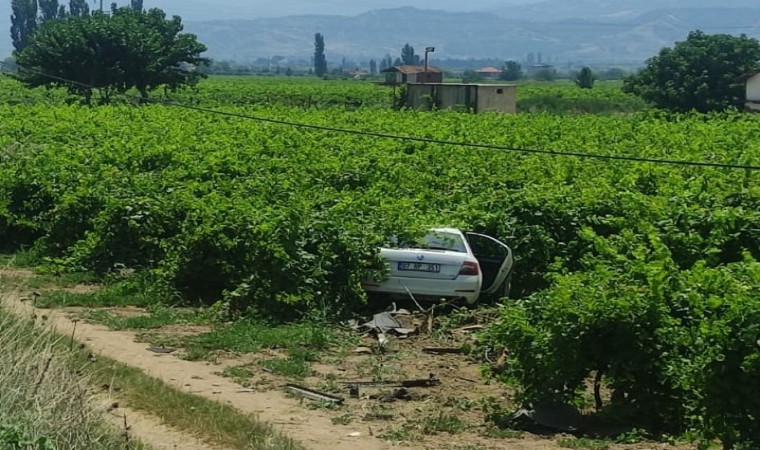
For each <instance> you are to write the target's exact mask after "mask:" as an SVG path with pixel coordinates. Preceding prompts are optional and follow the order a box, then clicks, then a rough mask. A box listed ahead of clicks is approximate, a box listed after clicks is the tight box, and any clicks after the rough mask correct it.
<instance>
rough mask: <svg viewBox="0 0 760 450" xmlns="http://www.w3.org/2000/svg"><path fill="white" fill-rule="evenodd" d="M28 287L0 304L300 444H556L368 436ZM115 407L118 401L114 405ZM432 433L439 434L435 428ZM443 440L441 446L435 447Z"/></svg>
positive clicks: (174, 438)
mask: <svg viewBox="0 0 760 450" xmlns="http://www.w3.org/2000/svg"><path fill="white" fill-rule="evenodd" d="M4 275H5V277H6V279H7V278H8V277H15V278H19V277H30V276H33V274H32V273H31V272H27V271H24V270H18V269H14V270H12V271H9V270H8V269H5V270H3V269H0V286H2V284H3V276H4ZM30 294H31V292H26V290H24V289H10V290H9V289H7V287H6V289H4V293H3V299H4V302H3V303H4V307H6V308H7V309H10V310H13V311H15V312H17V313H23V314H28V315H31V314H32V313H33V312H36V314H38V315H43V314H45V315H47V316H48V321H49V322H50V323H52V324H53V326H55V328H56V329H57V331H58V332H60V333H62V334H64V335H71V334H72V332H74V337H75V339H76V340H77V341H79V342H81V343H83V344H85V345H87V346H88V347H89V348H90V349H91V350H92V351H93V352H94V353H96V354H100V355H103V356H106V357H109V358H112V359H114V360H116V361H119V362H121V363H124V364H127V365H130V366H132V367H135V368H138V369H140V370H142V371H143V372H145V373H146V374H148V375H150V376H152V377H155V378H157V379H160V380H162V381H164V382H166V383H167V384H169V385H170V386H172V387H174V388H176V389H178V390H181V391H184V392H188V393H192V394H195V395H199V396H202V397H205V398H208V399H211V400H214V401H218V402H223V403H227V404H230V405H232V406H234V407H235V408H237V409H239V410H241V411H243V412H247V413H254V414H256V415H257V416H258V417H259V419H261V420H262V421H264V422H267V423H269V424H272V425H274V426H275V427H276V428H278V429H280V430H281V431H283V432H284V433H285V434H287V435H288V436H290V437H291V438H293V439H294V440H296V441H298V442H300V443H301V444H303V445H304V446H305V447H307V448H310V449H314V450H328V449H329V450H333V449H336V450H349V449H350V450H353V449H366V450H385V449H391V448H399V447H403V448H407V449H428V448H429V449H433V448H447V449H452V450H454V449H462V448H482V449H497V448H509V449H514V450H558V449H561V448H562V447H561V446H559V444H558V443H557V442H556V441H555V439H554V438H552V437H541V436H533V435H527V436H522V437H519V438H514V439H512V438H506V439H487V438H482V439H477V442H468V443H466V444H467V445H464V446H463V444H465V442H461V441H459V442H458V440H457V439H451V440H447V439H446V438H445V436H444V437H442V438H441V439H438V440H437V441H435V442H427V443H426V442H410V441H405V442H403V443H393V442H389V441H385V440H382V439H379V438H378V437H376V436H375V435H374V433H373V430H372V428H371V426H372V425H371V424H368V423H366V422H353V423H350V424H348V425H341V424H336V423H334V422H333V421H332V420H331V418H332V417H334V414H331V412H330V411H325V410H320V409H308V408H306V407H304V405H303V403H302V402H300V401H299V400H298V399H296V398H292V397H288V396H287V395H285V393H284V392H283V391H282V390H279V389H273V390H268V391H254V390H252V389H244V388H242V387H241V386H240V385H238V384H237V383H235V382H234V381H232V380H231V379H230V378H225V377H222V376H220V375H217V374H216V372H218V371H219V370H220V369H219V367H218V366H215V365H213V364H210V363H206V362H197V361H186V360H182V359H179V358H178V357H177V356H175V355H173V354H162V353H154V352H151V351H149V350H148V349H147V347H148V346H147V344H144V343H138V342H136V335H135V333H133V332H129V331H113V330H109V329H108V328H106V327H104V326H101V325H94V324H89V323H84V322H81V321H78V322H76V327H75V322H74V321H72V320H71V319H70V318H69V317H68V316H67V315H66V312H65V311H61V310H36V311H33V310H32V306H31V304H30V303H29V302H23V301H22V298H25V297H27V298H28V297H30ZM120 409H122V408H120ZM125 411H126V413H127V418H128V422H129V425H130V427H131V433H133V435H135V436H137V437H139V438H141V440H144V441H145V442H147V443H151V444H152V445H153V446H154V447H155V448H156V449H188V450H205V449H211V447H208V446H207V445H205V444H203V443H201V442H199V441H198V440H197V439H196V438H194V437H193V436H187V435H186V434H184V433H182V432H178V431H174V430H171V429H169V428H168V427H166V426H164V425H163V424H161V423H160V420H157V419H156V418H154V417H151V416H149V415H146V414H144V413H141V412H136V411H129V410H123V409H122V410H121V411H119V413H118V415H116V416H115V417H113V420H114V421H115V423H116V424H117V425H118V424H119V423H120V422H119V421H123V415H122V414H123V413H124V412H125ZM439 437H440V436H439ZM442 445H443V447H442ZM609 448H610V449H626V450H633V449H637V450H643V449H647V450H650V449H664V448H670V449H680V450H685V449H690V448H691V447H690V446H677V447H669V446H667V445H665V444H637V445H632V446H628V445H626V446H623V445H614V444H613V445H610V446H609Z"/></svg>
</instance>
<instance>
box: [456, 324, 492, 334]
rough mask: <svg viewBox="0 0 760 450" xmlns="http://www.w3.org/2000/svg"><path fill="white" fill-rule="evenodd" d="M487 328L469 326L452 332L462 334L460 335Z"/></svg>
mask: <svg viewBox="0 0 760 450" xmlns="http://www.w3.org/2000/svg"><path fill="white" fill-rule="evenodd" d="M484 328H485V326H483V325H468V326H466V327H461V328H457V329H455V330H451V332H452V333H460V334H467V333H472V332H473V331H480V330H482V329H484Z"/></svg>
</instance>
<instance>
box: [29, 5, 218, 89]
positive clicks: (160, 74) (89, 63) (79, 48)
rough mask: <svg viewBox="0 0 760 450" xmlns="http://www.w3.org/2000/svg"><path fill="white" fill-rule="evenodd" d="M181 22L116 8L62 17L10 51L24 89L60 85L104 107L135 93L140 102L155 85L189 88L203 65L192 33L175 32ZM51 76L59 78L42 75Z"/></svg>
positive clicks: (154, 12)
mask: <svg viewBox="0 0 760 450" xmlns="http://www.w3.org/2000/svg"><path fill="white" fill-rule="evenodd" d="M182 29H183V27H182V19H181V18H179V17H178V16H174V18H172V19H166V14H165V13H164V12H163V11H162V10H160V9H157V8H156V9H151V10H150V11H147V12H137V11H133V10H132V9H131V8H129V7H124V8H118V9H117V10H116V11H115V12H114V14H112V15H108V14H94V15H89V14H88V15H85V16H75V15H72V16H68V17H67V18H65V19H62V20H51V21H48V22H45V23H44V24H42V25H41V26H40V27H39V28H38V29H37V31H36V32H35V33H34V34H33V35H32V36H31V39H30V40H29V45H28V46H27V47H26V48H24V49H23V50H21V51H17V52H15V56H16V59H17V61H18V63H19V65H20V66H24V67H30V68H32V69H34V71H28V72H22V74H21V75H20V76H19V77H20V79H21V81H23V82H24V83H25V84H27V85H29V86H41V85H55V86H65V87H67V88H68V89H69V91H70V92H72V93H76V94H80V95H82V96H83V97H84V101H85V102H86V103H89V102H90V100H91V98H92V95H93V91H94V90H97V91H98V92H100V94H101V98H100V99H101V101H102V102H104V103H106V102H108V101H109V100H110V98H111V95H112V94H114V93H118V92H126V91H127V90H129V89H133V88H134V89H137V91H138V92H140V95H141V96H142V98H143V99H147V97H148V93H149V92H150V91H152V90H155V89H156V88H158V87H161V86H164V87H166V88H168V89H170V90H171V89H176V88H179V87H181V86H183V85H192V84H195V83H196V82H197V81H198V80H199V79H200V78H201V77H203V74H202V73H201V71H199V70H196V69H197V68H198V66H203V65H207V64H208V60H207V59H205V58H202V57H201V56H200V55H201V53H203V52H204V51H206V47H205V46H204V45H203V44H201V43H199V42H198V41H197V38H196V37H195V35H192V34H185V33H181V31H182ZM38 73H45V74H48V75H53V76H55V77H57V78H58V79H60V80H72V81H75V82H77V83H78V84H74V83H68V82H64V81H58V80H55V79H52V78H49V77H43V76H41V75H38Z"/></svg>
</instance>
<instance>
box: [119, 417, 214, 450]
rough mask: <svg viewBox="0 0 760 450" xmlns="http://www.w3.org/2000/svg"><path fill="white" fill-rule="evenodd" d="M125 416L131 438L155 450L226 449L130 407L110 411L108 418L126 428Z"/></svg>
mask: <svg viewBox="0 0 760 450" xmlns="http://www.w3.org/2000/svg"><path fill="white" fill-rule="evenodd" d="M125 416H126V423H127V427H128V429H127V431H126V434H127V436H128V437H129V439H137V440H139V441H140V442H144V443H146V444H148V445H150V446H151V447H152V448H153V449H155V450H226V449H223V448H222V447H211V446H209V445H207V444H204V443H203V442H201V441H200V440H199V439H196V438H195V437H193V436H190V435H188V434H186V433H182V432H180V431H177V430H174V429H173V428H169V427H167V426H166V425H164V424H162V423H161V421H160V420H158V419H157V418H155V417H153V416H150V415H147V414H145V413H142V412H138V411H133V410H131V409H129V408H124V407H120V408H118V409H116V410H114V411H112V412H110V413H108V415H107V419H108V421H109V422H110V423H111V424H112V425H113V426H114V427H116V428H117V429H121V430H124V428H125V427H124V422H125V420H124V417H125Z"/></svg>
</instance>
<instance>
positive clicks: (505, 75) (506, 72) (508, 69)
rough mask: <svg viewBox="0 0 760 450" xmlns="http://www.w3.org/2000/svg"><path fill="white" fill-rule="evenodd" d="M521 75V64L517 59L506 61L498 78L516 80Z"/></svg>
mask: <svg viewBox="0 0 760 450" xmlns="http://www.w3.org/2000/svg"><path fill="white" fill-rule="evenodd" d="M522 77H523V71H522V66H520V63H518V62H517V61H507V62H506V63H505V64H504V69H503V70H502V71H501V74H500V75H499V79H501V80H504V81H517V80H519V79H520V78H522Z"/></svg>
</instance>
